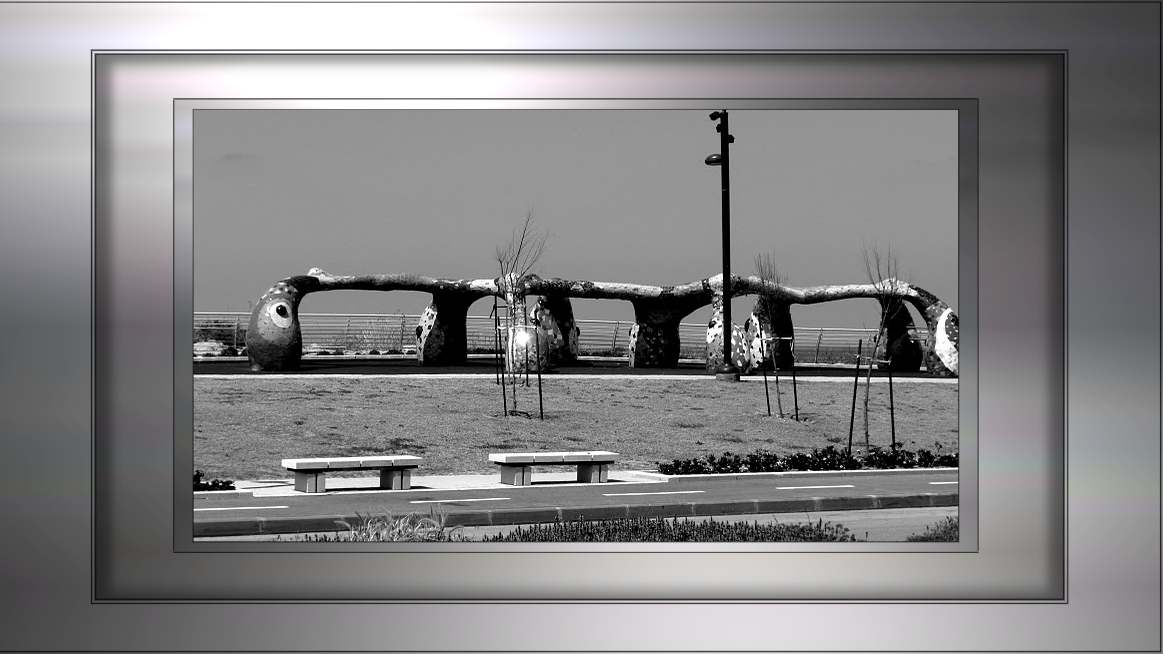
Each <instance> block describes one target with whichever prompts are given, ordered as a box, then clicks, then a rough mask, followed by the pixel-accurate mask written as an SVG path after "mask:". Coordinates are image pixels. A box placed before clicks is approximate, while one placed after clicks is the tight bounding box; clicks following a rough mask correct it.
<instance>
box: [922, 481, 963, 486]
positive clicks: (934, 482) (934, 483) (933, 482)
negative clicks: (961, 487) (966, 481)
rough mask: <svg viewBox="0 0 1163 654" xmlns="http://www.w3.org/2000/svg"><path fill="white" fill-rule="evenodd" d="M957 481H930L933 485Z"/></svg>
mask: <svg viewBox="0 0 1163 654" xmlns="http://www.w3.org/2000/svg"><path fill="white" fill-rule="evenodd" d="M956 483H957V482H955V481H931V482H929V484H930V485H933V486H936V485H938V484H956Z"/></svg>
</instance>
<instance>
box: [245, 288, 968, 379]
mask: <svg viewBox="0 0 1163 654" xmlns="http://www.w3.org/2000/svg"><path fill="white" fill-rule="evenodd" d="M345 289H346V290H368V291H397V290H399V291H424V292H428V293H431V294H432V301H431V303H430V304H429V305H428V308H427V309H425V311H424V315H423V317H422V318H421V320H420V325H419V326H418V327H417V328H416V350H417V358H418V359H419V361H420V363H421V364H423V365H449V364H457V363H463V362H464V361H465V358H466V356H467V340H466V327H465V322H466V316H467V312H468V308H469V306H470V305H471V304H472V303H473V302H475V301H476V300H478V299H480V298H483V297H487V296H498V297H501V298H503V299H504V300H505V301H506V303H507V304H508V307H509V311H508V317H507V319H506V324H505V325H504V328H505V330H506V334H507V343H508V346H507V353H508V357H507V359H508V361H509V365H510V369H513V370H517V369H520V370H524V369H526V364H525V363H524V361H525V360H526V355H528V357H529V358H528V360H529V363H528V364H527V365H528V367H530V368H532V367H533V366H536V367H540V368H545V367H548V366H551V365H557V364H567V363H569V362H571V361H573V360H575V359H576V358H577V344H578V334H579V332H578V328H577V325H576V323H575V321H574V315H573V308H572V306H571V304H570V298H589V299H609V300H625V301H629V302H630V303H631V304H632V305H633V306H634V320H635V324H634V326H633V327H632V328H631V330H630V366H631V367H635V368H654V367H660V368H666V367H674V366H676V365H677V364H678V355H679V333H678V332H679V323H680V322H681V321H682V319H683V318H685V317H686V316H688V315H689V314H690V313H691V312H693V311H695V310H697V309H699V308H701V307H704V306H707V305H711V306H712V318H711V321H710V324H709V325H708V330H707V365H708V369H709V370H713V369H714V368H715V367H717V365H718V364H720V363H722V357H723V354H722V352H723V349H722V340H721V339H722V333H723V331H722V306H723V304H722V303H723V277H722V275H715V276H713V277H708V278H706V279H702V280H699V281H696V282H691V283H689V284H682V285H679V286H649V285H643V284H627V283H621V282H591V281H585V280H566V279H556V278H551V279H545V278H542V277H539V276H537V275H526V276H524V277H520V278H518V277H516V276H513V275H510V276H509V277H508V278H496V279H455V280H454V279H433V278H430V277H420V276H417V275H407V274H396V275H360V276H354V275H332V274H329V273H327V272H325V271H323V270H320V269H318V268H312V269H311V270H310V271H308V273H307V274H306V275H300V276H295V277H288V278H287V279H284V280H282V281H280V282H277V283H276V284H275V285H274V286H272V287H271V288H270V289H269V290H268V291H267V292H266V294H264V295H263V296H262V297H261V298H259V301H258V303H257V305H256V306H255V308H254V311H253V312H252V313H251V317H250V328H249V329H248V330H247V334H246V346H247V355H248V356H249V358H250V364H251V369H252V370H255V371H262V370H294V369H296V368H298V367H299V363H300V359H301V356H302V335H301V331H300V327H299V303H300V302H301V301H302V299H303V297H304V296H305V295H307V294H309V293H315V292H319V291H331V290H345ZM731 291H732V295H733V296H741V295H758V296H759V299H758V301H757V302H756V304H755V309H754V311H753V312H752V314H751V316H750V317H749V318H748V319H747V321H746V322H745V323H744V325H743V326H741V327H738V326H732V333H733V336H732V341H733V353H734V354H733V356H734V358H735V364H736V365H738V366H739V367H740V369H741V370H744V371H754V370H758V369H759V366H761V365H767V366H768V367H769V369H770V366H771V365H772V364H773V363H774V364H776V365H779V366H780V367H781V368H785V367H788V366H790V365H791V362H792V352H791V349H790V344H787V342H786V341H775V342H773V341H771V340H768V343H769V345H768V346H767V347H765V348H762V349H761V348H760V346H759V343H760V342H762V340H763V339H770V338H771V337H775V336H791V334H792V321H791V312H790V306H791V305H793V304H818V303H821V302H833V301H836V300H844V299H851V298H869V299H875V300H877V301H878V302H879V303H880V305H881V311H882V312H885V315H884V318H885V320H884V324H885V326H886V331H887V334H886V337H887V341H886V351H887V353H888V355H889V356H888V358H889V360H891V361H892V365H893V368H894V369H895V370H901V371H915V370H919V369H920V364H921V360H922V358H924V363H925V366H926V368H927V370H928V371H929V373H930V374H932V375H937V376H956V375H957V369H958V323H957V314H956V313H954V312H953V310H952V308H950V307H949V305H947V304H945V303H944V302H942V301H941V300H939V299H938V298H937V297H936V296H934V295H932V294H931V293H929V292H928V291H925V290H924V289H922V288H919V287H917V286H913V285H911V284H907V283H905V282H901V281H898V280H892V279H889V280H884V281H882V282H879V283H877V284H848V285H839V286H813V287H806V288H796V287H792V286H787V285H783V284H778V283H774V282H771V281H764V280H762V279H760V278H758V277H742V276H739V275H732V276H731ZM530 295H535V296H538V297H539V301H538V302H537V304H536V305H535V306H534V307H532V308H531V309H527V308H526V298H527V297H528V296H530ZM904 303H908V304H911V305H912V306H913V307H915V308H916V310H917V312H918V313H919V314H920V315H921V316H923V317H924V319H925V322H926V323H927V325H928V329H929V335H928V342H927V343H926V346H925V347H924V348H923V349H922V348H921V346H920V344H919V343H917V342H916V339H915V337H914V336H913V333H914V326H913V320H912V317H911V315H910V314H909V312H908V311H907V310H906V309H905V306H904ZM520 333H526V334H529V335H528V336H523V337H518V336H517V335H518V334H520ZM533 339H536V340H533ZM735 343H737V345H734V344H735ZM538 348H540V352H541V356H540V357H537V356H536V355H535V352H536V351H537V349H538ZM762 352H766V354H767V356H766V357H764V356H762V354H761V353H762ZM922 353H923V354H922ZM765 359H766V360H765Z"/></svg>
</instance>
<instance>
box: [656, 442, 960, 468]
mask: <svg viewBox="0 0 1163 654" xmlns="http://www.w3.org/2000/svg"><path fill="white" fill-rule="evenodd" d="M956 467H958V455H957V453H956V452H953V453H949V454H942V453H941V444H940V443H938V444H937V452H936V453H934V452H932V451H930V450H926V449H923V448H922V449H919V450H916V451H915V452H914V451H912V450H906V449H905V448H904V446H902V445H901V444H899V443H898V444H897V445H896V447H891V448H889V449H887V450H886V449H884V448H881V447H877V446H873V447H871V448H869V450H868V452H867V453H865V454H863V455H859V454H853V453H851V452H848V451H847V450H840V449H837V448H836V446H835V445H829V446H828V447H825V448H824V449H822V450H821V449H819V448H813V449H812V451H811V452H795V453H793V454H786V455H783V454H776V453H774V452H771V451H768V450H756V451H754V452H752V453H751V454H744V455H739V454H732V453H731V452H723V454H722V455H720V456H715V455H714V454H708V455H706V456H705V457H703V458H699V459H675V460H674V461H672V462H671V463H661V462H660V463H659V464H658V471H659V472H661V473H662V474H664V475H705V474H729V473H738V472H785V471H794V470H861V469H883V468H956Z"/></svg>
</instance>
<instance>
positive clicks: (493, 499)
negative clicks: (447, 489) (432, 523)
mask: <svg viewBox="0 0 1163 654" xmlns="http://www.w3.org/2000/svg"><path fill="white" fill-rule="evenodd" d="M511 499H513V498H511V497H466V498H461V499H459V500H412V501H411V502H408V504H441V503H443V502H500V501H501V500H511Z"/></svg>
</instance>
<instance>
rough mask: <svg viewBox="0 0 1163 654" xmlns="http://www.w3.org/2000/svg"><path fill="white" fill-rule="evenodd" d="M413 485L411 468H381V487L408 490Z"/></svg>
mask: <svg viewBox="0 0 1163 654" xmlns="http://www.w3.org/2000/svg"><path fill="white" fill-rule="evenodd" d="M411 487H412V469H411V468H383V469H381V470H380V488H382V489H386V490H408V489H409V488H411Z"/></svg>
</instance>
